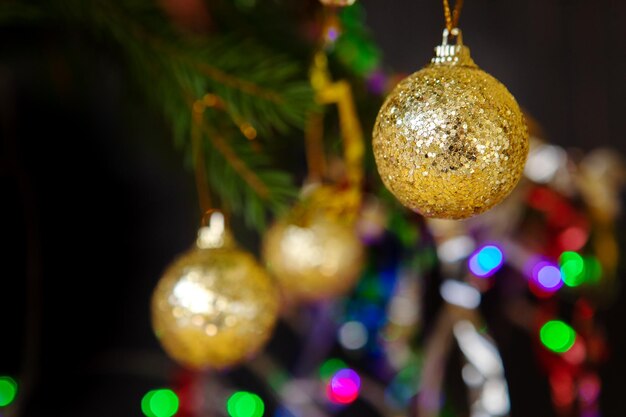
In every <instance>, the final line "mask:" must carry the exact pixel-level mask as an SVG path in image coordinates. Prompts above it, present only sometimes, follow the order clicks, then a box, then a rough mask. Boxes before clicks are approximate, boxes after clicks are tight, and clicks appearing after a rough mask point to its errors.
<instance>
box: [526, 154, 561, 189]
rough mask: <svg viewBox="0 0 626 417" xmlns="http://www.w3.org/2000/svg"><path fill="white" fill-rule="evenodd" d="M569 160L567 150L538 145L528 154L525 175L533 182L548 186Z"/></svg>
mask: <svg viewBox="0 0 626 417" xmlns="http://www.w3.org/2000/svg"><path fill="white" fill-rule="evenodd" d="M566 160H567V155H566V153H565V150H563V149H562V148H559V147H558V146H553V145H545V144H538V145H536V146H534V147H533V148H532V149H531V150H530V152H529V153H528V159H527V161H526V165H525V167H524V175H525V176H526V177H528V179H530V180H531V181H534V182H536V183H539V184H546V183H548V182H550V181H552V179H554V176H555V175H556V173H557V172H558V170H559V168H561V167H562V166H564V164H565V162H566Z"/></svg>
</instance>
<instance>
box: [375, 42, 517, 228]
mask: <svg viewBox="0 0 626 417" xmlns="http://www.w3.org/2000/svg"><path fill="white" fill-rule="evenodd" d="M459 37H460V33H459ZM436 51H437V55H436V57H435V58H433V61H432V62H431V64H429V65H427V66H426V67H425V68H423V69H421V70H420V71H418V72H416V73H414V74H413V75H411V76H409V77H408V78H406V79H405V80H403V81H402V82H400V84H399V85H398V86H397V87H396V88H395V89H394V90H393V91H392V93H391V94H390V95H389V97H387V99H386V101H385V103H384V104H383V106H382V108H381V109H380V112H379V114H378V117H377V119H376V124H375V126H374V132H373V142H372V145H373V149H374V156H375V158H376V164H377V166H378V172H379V173H380V176H381V178H382V180H383V183H384V184H385V186H386V187H387V188H388V189H389V190H390V191H391V192H392V193H393V194H394V195H395V196H396V198H397V199H398V200H399V201H400V202H401V203H402V204H403V205H405V206H407V207H409V208H410V209H412V210H414V211H416V212H418V213H421V214H422V215H424V216H427V217H436V218H445V219H463V218H467V217H470V216H473V215H476V214H480V213H482V212H484V211H486V210H488V209H490V208H491V207H493V206H495V205H496V204H498V203H499V202H500V201H502V200H503V199H504V198H505V197H506V196H507V195H508V194H509V193H510V192H511V191H512V190H513V188H514V187H515V185H516V184H517V182H518V181H519V179H520V177H521V175H522V172H523V169H524V164H525V162H526V157H527V154H528V133H527V131H526V123H525V121H524V117H523V114H522V112H521V111H520V108H519V106H518V104H517V102H516V101H515V98H513V96H512V95H511V93H509V91H508V90H507V89H506V87H505V86H504V85H502V84H501V83H500V82H499V81H498V80H496V79H495V78H494V77H492V76H491V75H489V74H487V73H486V72H484V71H482V70H481V69H480V68H478V66H476V64H474V62H473V61H472V59H471V58H470V56H469V49H468V48H467V47H465V46H463V45H462V41H461V40H460V38H459V43H458V44H457V45H447V33H445V32H444V42H443V45H441V46H439V47H437V49H436Z"/></svg>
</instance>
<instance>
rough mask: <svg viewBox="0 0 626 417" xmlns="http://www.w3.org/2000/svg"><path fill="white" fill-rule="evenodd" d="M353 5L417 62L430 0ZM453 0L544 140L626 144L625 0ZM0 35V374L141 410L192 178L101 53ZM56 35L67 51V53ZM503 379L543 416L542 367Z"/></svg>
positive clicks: (518, 406)
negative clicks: (158, 308)
mask: <svg viewBox="0 0 626 417" xmlns="http://www.w3.org/2000/svg"><path fill="white" fill-rule="evenodd" d="M362 1H363V4H364V5H365V8H366V10H367V12H368V22H369V24H370V26H371V28H372V30H373V32H374V35H375V37H376V39H377V40H378V41H379V43H380V46H381V49H382V50H383V52H384V61H385V63H386V65H387V66H388V67H390V68H391V69H393V70H396V71H402V72H412V71H414V70H416V69H418V68H420V67H421V66H422V65H423V64H424V63H426V62H427V61H428V59H429V58H430V56H431V54H432V48H433V47H434V46H435V45H436V44H438V43H439V42H440V40H441V31H442V26H443V25H442V20H443V18H442V12H441V6H440V2H439V1H436V0H428V1H426V0H421V1H418V0H393V1H382V0H362ZM466 3H467V4H466V6H465V9H464V11H463V15H462V17H461V25H460V26H461V28H462V29H464V39H465V43H466V44H467V45H469V46H470V48H471V49H472V55H473V57H474V60H475V61H476V62H477V63H478V64H479V65H480V66H481V67H482V68H484V69H485V70H487V71H488V72H490V73H491V74H493V75H494V76H495V77H496V78H498V79H500V80H501V81H502V82H503V83H504V84H505V85H507V87H508V88H509V89H510V90H511V92H512V93H513V94H514V95H515V96H516V98H517V99H518V101H519V102H520V104H521V105H522V106H523V107H525V108H526V109H527V110H528V111H529V112H530V114H532V115H533V116H534V117H535V118H536V119H537V120H538V121H539V122H540V123H541V124H542V125H543V127H544V128H545V130H546V132H547V133H548V136H549V138H550V139H551V140H552V141H554V142H556V143H559V144H561V145H564V146H566V147H580V148H582V149H585V150H588V149H593V148H596V147H599V146H609V147H611V148H614V149H616V150H619V151H621V152H622V153H626V141H625V140H624V139H625V138H624V133H623V132H624V129H623V124H624V123H623V120H624V116H623V115H624V111H625V110H626V102H625V97H626V81H625V75H626V35H625V34H626V32H625V27H624V22H625V21H626V2H624V1H622V0H586V1H583V0H567V1H566V0H529V1H496V0H467V1H466ZM0 39H1V41H0V45H1V47H0V49H1V51H2V52H1V55H0V57H1V59H0V117H1V119H0V123H1V130H0V135H1V137H2V154H1V158H0V162H1V165H0V174H1V176H0V185H1V188H0V190H1V191H0V192H1V195H2V199H1V200H0V201H1V204H0V222H1V224H2V228H1V229H0V230H2V242H3V251H2V257H1V258H0V260H1V261H2V263H1V265H2V268H1V269H0V326H1V327H0V374H10V375H28V377H27V378H26V379H23V380H21V381H20V382H21V389H22V392H23V393H25V394H27V395H25V396H23V397H22V398H25V403H24V404H21V405H22V410H23V415H24V416H29V417H31V416H32V417H40V416H42V417H43V416H60V415H63V416H87V415H89V416H136V415H140V411H139V408H138V406H139V401H140V399H141V396H142V395H143V393H145V392H146V391H147V390H148V389H151V388H153V387H154V386H155V385H157V386H158V385H163V384H166V383H167V382H168V377H169V376H170V373H169V372H170V368H169V365H168V362H167V360H165V359H164V358H163V354H162V353H161V351H160V349H159V348H158V345H157V342H156V340H155V339H154V337H153V335H152V333H151V330H150V326H149V314H148V313H149V312H148V305H149V302H148V300H149V296H150V293H151V290H152V288H153V287H154V285H155V283H156V281H157V280H158V278H159V275H160V273H161V271H162V270H163V268H164V267H165V266H166V265H167V263H168V262H169V261H170V260H171V259H172V257H173V256H174V255H175V254H177V253H179V252H181V251H182V250H184V249H186V248H187V246H188V245H189V243H190V236H193V234H194V233H195V227H196V224H197V219H196V208H195V196H194V193H193V186H192V182H191V177H190V175H189V174H188V173H187V172H186V171H185V170H184V169H183V168H182V162H181V161H182V156H181V155H180V154H178V153H177V152H175V151H173V150H172V146H171V138H170V136H169V133H168V132H169V130H168V128H167V126H166V125H165V124H164V122H163V121H162V120H161V119H160V117H159V116H158V115H157V113H156V112H155V111H153V110H154V109H153V108H151V107H150V106H148V105H146V104H145V102H144V99H143V97H142V95H141V93H140V92H139V91H138V90H136V89H135V87H134V86H133V85H132V84H131V83H130V82H129V81H128V80H127V79H126V78H125V77H124V76H123V75H122V71H121V69H120V66H119V65H120V64H119V63H117V62H116V61H115V60H114V59H112V58H111V57H110V56H109V55H108V54H106V53H100V52H98V51H93V50H92V49H91V48H90V47H89V46H88V44H87V43H85V41H83V40H82V39H80V38H72V37H69V38H68V37H67V36H64V35H62V34H60V35H59V36H58V37H56V36H54V35H53V36H50V34H49V33H48V32H46V33H37V32H25V31H23V30H16V29H6V30H3V31H2V32H0ZM42 39H43V40H42ZM66 49H72V50H76V49H78V50H81V51H82V53H83V59H82V60H79V61H78V62H69V63H68V62H66V61H65V59H64V58H63V57H64V56H65V54H64V51H65V50H66ZM42 57H44V58H45V59H43V60H42V59H41V58H42ZM70 68H71V69H70ZM77 68H78V69H79V71H78V72H77V71H76V69H77ZM618 234H623V233H622V231H621V230H620V231H618ZM624 301H626V300H625V299H624V295H623V294H622V293H620V295H619V297H618V300H617V301H616V302H615V303H614V304H613V305H612V306H610V308H609V309H608V310H607V311H605V312H604V313H603V318H604V319H605V323H606V324H607V330H608V337H609V342H610V345H611V350H612V355H611V359H610V361H609V362H608V363H607V364H606V365H605V366H604V368H603V370H602V377H603V383H604V386H603V393H602V395H603V396H602V405H603V415H604V416H609V417H623V416H624V415H626V406H625V405H624V402H623V388H624V386H625V383H624V378H625V377H626V367H625V363H626V359H624V354H625V353H626V342H625V334H626V331H625V330H626V329H625V326H624V320H625V319H626V311H625V305H626V303H625V302H624ZM513 353H515V354H517V355H521V356H517V357H519V358H520V359H519V363H518V364H517V365H515V364H511V369H509V370H508V372H509V373H510V372H511V371H512V370H515V369H519V367H520V364H521V366H530V367H532V366H534V365H533V364H532V359H531V355H532V354H531V353H530V352H528V353H527V354H526V355H525V352H524V351H523V350H521V351H519V352H517V351H516V352H503V354H504V355H505V356H506V355H509V356H510V357H515V356H514V355H513ZM514 375H520V379H516V380H511V381H510V385H511V395H512V400H513V404H512V406H513V409H512V416H513V417H516V416H519V417H522V416H529V415H533V416H550V415H552V411H550V405H549V398H548V397H547V392H545V388H546V385H545V381H544V382H543V384H544V385H542V383H541V382H540V383H537V380H536V379H532V378H530V376H532V375H533V374H532V372H527V373H519V372H518V373H517V374H515V373H514ZM509 376H510V375H509ZM525 378H526V379H525ZM542 392H543V394H542ZM361 415H365V414H361Z"/></svg>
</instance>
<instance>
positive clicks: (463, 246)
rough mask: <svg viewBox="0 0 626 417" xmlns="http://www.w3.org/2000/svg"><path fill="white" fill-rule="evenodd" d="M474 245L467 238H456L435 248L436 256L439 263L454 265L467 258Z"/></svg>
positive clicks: (472, 241) (471, 240) (469, 238)
mask: <svg viewBox="0 0 626 417" xmlns="http://www.w3.org/2000/svg"><path fill="white" fill-rule="evenodd" d="M475 247H476V244H475V243H474V239H472V238H471V237H469V236H464V235H462V236H456V237H453V238H451V239H448V240H446V241H445V242H443V243H442V244H441V245H438V246H437V256H438V257H439V260H440V261H441V262H446V263H454V262H457V261H460V260H461V259H465V258H467V257H468V256H469V255H470V254H471V253H472V251H473V250H474V248H475Z"/></svg>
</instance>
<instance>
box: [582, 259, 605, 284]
mask: <svg viewBox="0 0 626 417" xmlns="http://www.w3.org/2000/svg"><path fill="white" fill-rule="evenodd" d="M584 262H585V282H586V283H589V284H597V283H598V281H600V278H601V277H602V264H601V263H600V260H599V259H598V258H597V257H595V256H586V257H585V258H584Z"/></svg>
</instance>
